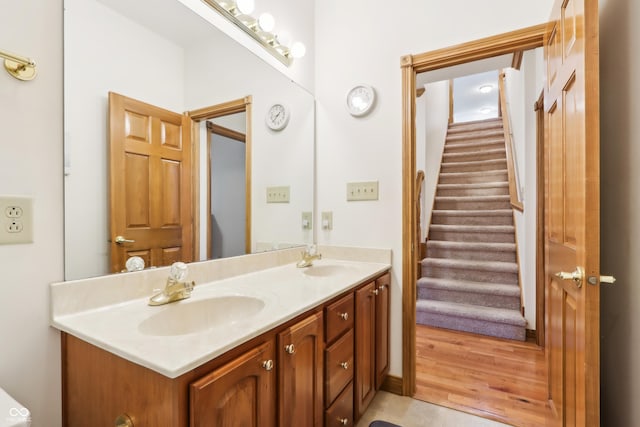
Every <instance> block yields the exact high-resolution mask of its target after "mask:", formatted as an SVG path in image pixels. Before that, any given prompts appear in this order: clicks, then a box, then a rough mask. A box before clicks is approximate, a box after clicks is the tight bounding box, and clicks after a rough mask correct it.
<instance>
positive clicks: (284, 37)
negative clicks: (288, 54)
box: [276, 31, 293, 47]
mask: <svg viewBox="0 0 640 427" xmlns="http://www.w3.org/2000/svg"><path fill="white" fill-rule="evenodd" d="M276 39H278V43H280V44H281V45H282V46H284V47H291V42H292V41H293V40H292V38H291V34H289V33H288V32H287V31H281V32H279V33H278V35H277V36H276Z"/></svg>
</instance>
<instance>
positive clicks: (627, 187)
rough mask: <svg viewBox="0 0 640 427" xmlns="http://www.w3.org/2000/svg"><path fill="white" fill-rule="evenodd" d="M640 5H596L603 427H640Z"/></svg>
mask: <svg viewBox="0 0 640 427" xmlns="http://www.w3.org/2000/svg"><path fill="white" fill-rule="evenodd" d="M638 22H640V3H639V2H638V1H636V0H615V1H614V0H600V67H601V68H600V96H601V98H600V102H601V105H600V119H601V132H600V138H601V142H600V147H601V153H600V159H601V160H600V167H601V171H600V186H601V195H600V215H601V218H600V221H601V222H600V224H601V226H600V242H601V243H600V251H601V254H600V257H601V271H602V274H613V275H614V276H615V277H616V279H617V282H616V283H615V284H614V285H602V287H601V289H602V290H601V297H602V300H601V318H600V325H601V330H600V336H601V337H602V339H601V340H600V345H601V347H600V348H601V361H602V365H601V381H602V382H601V393H602V398H601V401H602V406H601V407H602V412H601V414H602V415H601V420H602V422H601V424H602V425H603V426H607V427H609V426H611V427H626V426H637V425H640V405H638V402H640V365H639V364H638V361H639V360H640V310H638V304H639V303H640V286H639V285H638V277H640V263H639V262H638V260H640V222H639V221H638V218H640V216H639V215H638V212H640V197H638V195H640V168H638V165H639V164H640V144H638V141H640V120H638V118H639V117H640V103H639V102H638V98H639V97H640V80H639V79H638V76H639V75H640V58H639V57H638V55H637V52H639V51H640V45H639V42H640V27H639V26H638Z"/></svg>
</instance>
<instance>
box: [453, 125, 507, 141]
mask: <svg viewBox="0 0 640 427" xmlns="http://www.w3.org/2000/svg"><path fill="white" fill-rule="evenodd" d="M501 136H504V131H503V130H502V129H500V128H495V129H482V130H478V131H474V132H461V133H456V134H452V135H447V139H446V142H447V143H449V142H458V141H468V140H473V141H476V140H479V139H486V138H499V137H501Z"/></svg>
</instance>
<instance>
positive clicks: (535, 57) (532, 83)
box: [505, 49, 544, 330]
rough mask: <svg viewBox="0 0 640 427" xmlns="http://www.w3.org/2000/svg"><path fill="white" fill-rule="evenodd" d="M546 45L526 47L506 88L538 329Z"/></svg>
mask: <svg viewBox="0 0 640 427" xmlns="http://www.w3.org/2000/svg"><path fill="white" fill-rule="evenodd" d="M542 61H543V58H542V49H537V50H530V51H526V52H525V53H524V55H523V59H522V65H521V67H520V70H515V69H513V68H509V69H506V70H505V75H506V79H505V91H506V95H507V106H508V108H509V118H510V120H511V131H512V135H513V143H514V155H515V163H516V173H517V181H516V183H517V185H518V186H519V188H520V189H519V193H520V194H519V198H520V200H521V201H522V202H523V206H524V211H523V212H520V211H517V210H516V211H514V212H515V225H516V236H517V240H518V255H519V258H520V259H519V262H520V278H521V279H522V281H521V287H522V300H523V303H524V309H525V311H524V314H525V318H526V320H527V328H528V329H533V330H535V329H536V238H537V236H536V218H537V211H536V208H537V201H536V192H537V186H536V163H537V162H536V114H535V111H534V103H535V102H536V101H537V99H538V96H539V95H540V92H541V91H542V88H543V83H544V71H543V68H542Z"/></svg>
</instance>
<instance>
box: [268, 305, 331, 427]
mask: <svg viewBox="0 0 640 427" xmlns="http://www.w3.org/2000/svg"><path fill="white" fill-rule="evenodd" d="M322 331H323V322H322V313H316V314H313V315H311V316H309V317H307V318H306V319H304V320H302V321H300V322H298V323H296V324H295V325H293V326H291V327H289V328H287V329H286V330H284V331H282V332H280V333H279V334H278V378H279V399H278V400H279V404H278V408H279V412H278V414H279V415H278V420H279V423H278V425H279V426H281V427H287V426H292V427H294V426H318V427H320V426H322V417H323V406H322V398H323V388H322V373H323V368H324V366H323V365H324V363H323V352H324V337H323V332H322Z"/></svg>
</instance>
